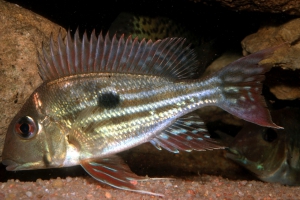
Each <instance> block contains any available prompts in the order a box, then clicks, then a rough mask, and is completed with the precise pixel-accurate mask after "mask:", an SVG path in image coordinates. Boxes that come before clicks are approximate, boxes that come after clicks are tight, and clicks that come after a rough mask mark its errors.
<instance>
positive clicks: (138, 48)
mask: <svg viewBox="0 0 300 200" xmlns="http://www.w3.org/2000/svg"><path fill="white" fill-rule="evenodd" d="M195 57H196V56H195V54H194V52H193V50H191V49H190V48H189V45H186V44H185V39H183V38H166V39H163V40H157V41H155V42H152V40H148V41H146V39H143V40H142V41H140V42H139V41H138V39H137V38H136V39H132V38H131V36H129V37H128V38H127V39H126V40H125V39H124V35H122V36H121V37H120V38H119V39H117V37H116V35H114V37H113V38H112V39H110V38H109V36H108V34H107V35H106V36H105V38H103V36H102V34H101V33H100V35H99V36H98V37H96V35H95V31H93V32H92V34H91V37H90V39H88V38H87V34H86V33H84V35H83V39H82V40H81V39H80V37H79V33H78V30H77V31H76V33H75V35H74V39H73V40H72V37H71V34H70V31H69V32H68V34H67V37H66V39H65V42H63V40H62V38H61V35H60V34H59V36H58V42H57V44H55V43H54V41H53V38H52V37H51V39H50V52H49V53H47V51H46V50H45V48H44V47H43V55H40V54H39V60H40V66H39V72H40V75H41V77H42V79H43V80H44V81H50V80H55V79H59V78H62V77H66V76H70V75H76V74H85V73H130V74H141V75H154V76H164V77H167V78H171V79H187V78H189V79H190V78H195V77H197V68H198V61H197V60H196V59H195Z"/></svg>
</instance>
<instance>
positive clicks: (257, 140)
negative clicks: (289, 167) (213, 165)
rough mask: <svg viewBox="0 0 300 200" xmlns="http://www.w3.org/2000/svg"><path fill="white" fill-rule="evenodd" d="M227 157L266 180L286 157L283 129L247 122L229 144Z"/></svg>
mask: <svg viewBox="0 0 300 200" xmlns="http://www.w3.org/2000/svg"><path fill="white" fill-rule="evenodd" d="M227 150H228V151H227V152H226V154H225V155H226V157H227V158H230V159H232V160H233V161H235V162H237V163H238V164H240V165H242V166H244V167H245V168H246V169H248V170H249V171H251V172H252V173H254V174H255V175H256V176H257V177H258V178H260V179H262V180H264V179H265V178H266V177H270V176H272V174H273V173H274V172H275V171H276V170H278V169H279V168H280V166H281V165H282V163H283V162H284V161H285V158H286V143H285V137H284V134H283V133H282V130H278V129H272V128H268V127H261V126H258V125H255V124H251V123H247V124H245V125H244V127H243V128H242V130H241V131H240V132H239V133H238V134H237V135H236V136H235V137H234V138H233V139H232V141H231V144H229V145H228V148H227Z"/></svg>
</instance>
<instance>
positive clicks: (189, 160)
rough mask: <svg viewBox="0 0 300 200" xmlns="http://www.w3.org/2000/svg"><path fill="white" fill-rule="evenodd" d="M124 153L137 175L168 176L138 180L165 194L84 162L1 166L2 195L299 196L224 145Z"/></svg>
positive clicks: (142, 148) (294, 189)
mask: <svg viewBox="0 0 300 200" xmlns="http://www.w3.org/2000/svg"><path fill="white" fill-rule="evenodd" d="M121 156H122V157H123V158H124V160H125V161H126V162H127V163H128V164H129V166H130V167H131V169H132V170H133V171H134V172H135V173H137V174H138V175H141V176H146V175H148V176H149V177H168V178H166V179H160V180H146V181H141V182H137V183H136V186H137V187H138V188H139V189H141V190H146V191H150V192H154V193H160V194H163V195H164V197H157V196H151V195H145V194H139V193H134V192H129V191H123V190H119V189H115V188H112V187H110V186H107V185H104V184H101V183H99V182H97V181H95V180H94V179H93V178H91V177H89V176H88V175H87V174H86V173H85V172H84V171H83V170H82V169H81V167H72V168H63V169H50V170H32V171H20V172H7V171H5V169H4V166H1V168H0V177H1V178H0V181H1V182H0V188H1V190H0V199H52V200H55V199H131V200H133V199H160V198H164V199H300V187H287V186H283V185H280V184H274V183H263V182H261V181H259V180H256V179H255V177H253V176H252V175H251V174H249V173H248V172H247V171H245V170H244V169H243V168H240V167H239V166H237V165H235V164H234V163H232V162H230V161H228V160H226V159H224V158H223V151H222V150H215V151H207V152H192V153H180V154H171V153H169V152H166V151H158V150H156V149H154V148H153V147H152V146H151V145H148V144H146V145H142V146H140V147H137V148H134V149H132V150H130V151H127V152H124V153H122V154H121ZM169 178H172V179H169Z"/></svg>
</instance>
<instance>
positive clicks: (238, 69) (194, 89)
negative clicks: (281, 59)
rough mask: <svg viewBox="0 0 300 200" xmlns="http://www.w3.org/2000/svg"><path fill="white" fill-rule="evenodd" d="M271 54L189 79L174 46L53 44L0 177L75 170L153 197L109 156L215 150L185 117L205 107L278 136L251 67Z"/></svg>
mask: <svg viewBox="0 0 300 200" xmlns="http://www.w3.org/2000/svg"><path fill="white" fill-rule="evenodd" d="M275 49H276V48H272V49H267V50H263V51H260V52H258V53H256V54H252V55H250V56H248V57H245V58H241V59H239V60H237V61H235V62H233V63H232V64H230V65H229V66H227V67H225V68H224V69H222V70H221V71H219V72H217V73H216V74H214V75H212V76H209V77H205V78H203V79H195V76H196V75H197V67H198V62H197V60H196V59H195V55H194V53H193V51H192V50H190V49H189V47H188V46H186V45H184V40H182V39H180V38H170V39H164V40H158V41H156V42H152V41H151V40H149V41H148V42H146V41H145V40H142V41H141V42H139V41H138V39H134V40H133V39H131V37H129V38H128V39H126V40H125V39H124V37H123V36H122V37H121V38H120V39H117V38H116V37H113V38H112V40H110V38H109V37H108V36H106V37H105V38H103V37H102V35H100V36H99V37H98V38H97V37H96V36H95V34H94V33H93V34H92V35H91V38H90V40H88V39H87V36H86V34H84V36H83V39H82V41H81V40H80V38H79V36H78V32H77V33H76V34H75V38H74V40H72V38H71V36H70V33H69V34H68V36H67V38H66V41H65V43H64V42H63V41H62V39H61V37H60V36H59V38H58V43H57V45H55V44H54V42H53V41H52V40H51V42H50V56H49V55H48V53H47V52H46V50H45V49H44V53H43V56H40V57H39V58H40V68H39V71H40V75H41V77H42V78H43V80H44V83H43V84H42V85H41V86H40V87H38V88H37V89H36V90H35V91H34V92H33V94H32V95H31V96H30V97H29V99H28V100H27V102H26V103H25V104H24V106H23V107H22V109H21V110H20V112H19V113H18V114H17V115H16V116H15V118H14V119H13V120H12V122H11V124H10V125H9V128H8V132H7V135H6V140H5V145H4V150H3V155H2V156H3V164H5V165H8V166H7V170H26V169H38V168H50V167H65V166H73V165H81V166H82V167H83V168H84V169H85V170H86V171H87V172H88V173H89V174H90V175H91V176H93V177H94V178H95V179H97V180H99V181H101V182H103V183H106V184H109V185H111V186H114V187H117V188H121V189H126V190H132V191H137V192H143V193H148V194H154V193H151V192H146V191H141V190H137V189H136V188H135V187H134V186H133V185H132V184H131V183H130V181H129V180H131V179H139V177H137V176H136V175H134V174H132V173H130V169H129V168H128V167H126V166H125V165H124V163H123V162H122V161H121V160H120V158H119V157H117V156H115V154H116V153H118V152H121V151H124V150H126V149H129V148H132V147H134V146H137V145H139V144H142V143H145V142H151V143H152V144H153V145H154V146H155V147H156V148H158V149H161V148H164V149H167V150H169V151H171V152H175V153H177V152H178V151H179V150H184V151H191V150H206V149H216V148H222V147H221V146H220V145H218V144H216V143H215V142H214V141H213V140H212V139H210V138H209V135H208V134H207V132H206V129H205V126H204V123H203V121H202V120H201V119H200V118H199V116H197V115H195V114H194V113H192V111H194V110H196V109H199V108H201V107H203V106H207V105H216V106H219V107H221V108H223V109H225V110H227V111H228V112H230V113H232V114H234V115H236V116H238V117H241V118H243V119H245V120H248V121H251V122H253V123H257V124H260V125H263V126H269V127H274V128H280V127H278V126H277V125H276V124H274V123H273V122H272V121H271V118H270V115H269V113H268V111H267V109H266V108H265V104H264V102H263V98H262V96H261V95H260V93H261V87H262V86H261V81H262V80H263V79H264V76H263V74H264V73H265V72H266V71H268V70H269V69H270V66H266V65H258V62H259V61H261V60H262V59H264V58H265V57H267V56H269V55H270V54H272V53H273V51H274V50H275ZM243 66H245V67H250V68H243ZM251 67H252V68H251ZM246 105H247V106H246Z"/></svg>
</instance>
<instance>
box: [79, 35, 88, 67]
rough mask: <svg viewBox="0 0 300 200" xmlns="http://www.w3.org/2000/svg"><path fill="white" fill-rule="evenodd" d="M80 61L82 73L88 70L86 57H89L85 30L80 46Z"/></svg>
mask: <svg viewBox="0 0 300 200" xmlns="http://www.w3.org/2000/svg"><path fill="white" fill-rule="evenodd" d="M81 49H82V50H81V62H82V70H83V72H84V73H87V72H88V67H89V66H88V58H89V53H90V52H89V50H90V49H89V41H88V38H87V35H86V32H84V34H83V38H82V47H81Z"/></svg>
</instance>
